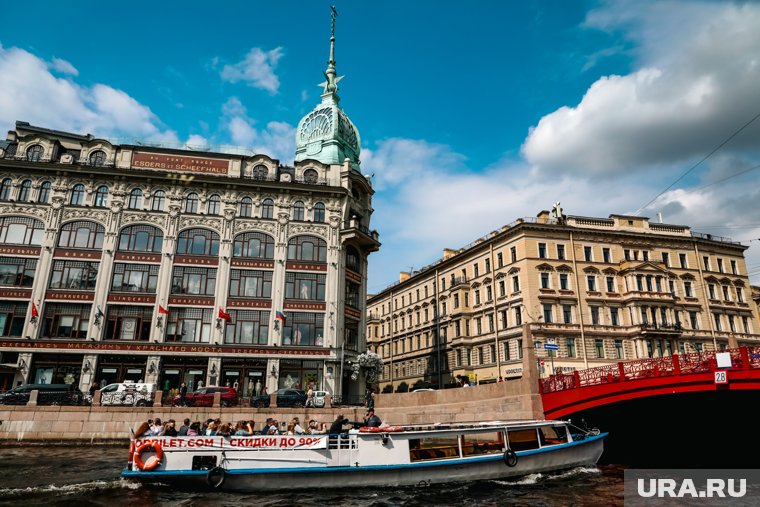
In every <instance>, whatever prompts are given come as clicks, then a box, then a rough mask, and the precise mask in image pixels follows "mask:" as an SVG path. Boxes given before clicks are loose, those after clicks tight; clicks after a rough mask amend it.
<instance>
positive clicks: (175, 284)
mask: <svg viewBox="0 0 760 507" xmlns="http://www.w3.org/2000/svg"><path fill="white" fill-rule="evenodd" d="M215 288H216V268H196V267H194V266H174V272H173V273H172V292H171V293H172V294H193V295H196V296H213V295H214V290H215Z"/></svg>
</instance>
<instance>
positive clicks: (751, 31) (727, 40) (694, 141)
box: [522, 2, 760, 175]
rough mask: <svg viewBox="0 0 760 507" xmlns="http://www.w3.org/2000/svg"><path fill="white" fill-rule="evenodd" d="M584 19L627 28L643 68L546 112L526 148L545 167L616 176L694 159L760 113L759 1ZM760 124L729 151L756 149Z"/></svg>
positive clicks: (679, 5)
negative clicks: (567, 104) (573, 101)
mask: <svg viewBox="0 0 760 507" xmlns="http://www.w3.org/2000/svg"><path fill="white" fill-rule="evenodd" d="M586 25H587V26H589V27H593V28H599V29H605V30H623V32H624V33H625V35H626V37H628V38H629V39H631V40H633V41H635V42H636V43H637V50H636V54H637V56H638V58H639V63H640V68H639V69H637V70H635V71H634V72H631V73H630V74H628V75H624V76H605V77H602V78H600V79H599V80H598V81H596V82H595V83H594V84H593V85H592V86H591V87H590V88H589V90H588V91H587V92H586V94H585V95H584V97H583V99H582V100H581V102H580V103H579V104H577V105H576V106H572V107H562V108H560V109H558V110H557V111H555V112H553V113H551V114H548V115H546V116H544V117H543V118H541V120H540V121H539V122H538V125H537V126H536V127H535V128H533V129H532V130H531V131H530V133H529V135H528V137H527V139H526V140H525V143H524V145H523V149H522V151H523V154H524V156H525V157H526V159H527V160H528V161H530V162H531V163H532V164H534V165H536V166H537V167H539V168H540V169H541V170H542V171H544V172H559V171H561V172H563V173H564V172H573V173H576V174H586V175H587V174H597V175H611V174H621V173H625V172H629V171H632V170H635V171H640V170H642V169H647V168H650V169H651V168H662V167H663V166H668V165H671V164H673V163H676V162H678V163H681V164H682V165H684V166H685V165H687V164H688V161H693V160H695V159H698V158H701V156H703V155H706V154H707V153H708V152H709V151H710V150H711V149H712V148H713V147H715V146H717V145H718V144H719V143H720V142H721V141H722V140H724V139H725V138H727V137H728V136H729V135H730V134H731V133H732V132H733V131H735V130H736V129H737V128H738V127H740V126H741V125H743V124H744V123H745V122H746V121H748V120H749V119H750V118H752V116H753V115H754V114H755V113H756V112H757V111H756V109H753V108H756V106H757V104H760V86H758V84H757V83H758V82H760V65H759V64H758V62H760V56H758V55H760V30H757V27H758V26H760V5H758V4H751V3H749V4H744V5H737V4H720V3H706V2H697V3H691V4H688V3H685V2H657V3H655V2H651V3H643V4H642V3H636V4H635V5H633V4H630V3H612V4H610V5H608V6H606V7H604V8H602V9H599V10H597V11H593V12H592V13H590V14H589V16H588V19H587V21H586ZM759 134H760V122H758V125H756V126H753V129H752V131H751V132H750V131H747V132H745V133H743V135H741V136H738V137H737V138H736V139H735V140H733V141H732V143H731V145H729V146H727V147H726V149H730V150H741V149H754V150H757V148H758V145H757V137H758V135H759Z"/></svg>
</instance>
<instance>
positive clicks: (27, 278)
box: [0, 257, 37, 319]
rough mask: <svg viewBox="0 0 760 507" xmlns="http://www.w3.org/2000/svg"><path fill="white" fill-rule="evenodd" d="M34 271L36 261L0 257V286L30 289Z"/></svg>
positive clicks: (0, 317)
mask: <svg viewBox="0 0 760 507" xmlns="http://www.w3.org/2000/svg"><path fill="white" fill-rule="evenodd" d="M36 270H37V259H28V258H24V257H0V285H1V286H4V287H31V286H32V284H33V283H34V276H35V272H36ZM25 315H26V314H25ZM0 319H2V315H0Z"/></svg>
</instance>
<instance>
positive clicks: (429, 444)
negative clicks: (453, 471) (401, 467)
mask: <svg viewBox="0 0 760 507" xmlns="http://www.w3.org/2000/svg"><path fill="white" fill-rule="evenodd" d="M458 457H459V437H457V435H436V436H434V437H426V438H413V439H410V440H409V459H410V461H425V460H431V459H446V458H458Z"/></svg>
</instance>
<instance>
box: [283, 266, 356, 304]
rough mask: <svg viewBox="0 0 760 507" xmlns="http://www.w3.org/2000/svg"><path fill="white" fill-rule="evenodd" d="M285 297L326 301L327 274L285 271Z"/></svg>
mask: <svg viewBox="0 0 760 507" xmlns="http://www.w3.org/2000/svg"><path fill="white" fill-rule="evenodd" d="M347 283H348V282H347ZM285 299H308V300H312V301H324V300H325V275H319V274H316V273H302V272H295V273H294V272H288V273H285ZM352 306H355V305H352Z"/></svg>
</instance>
